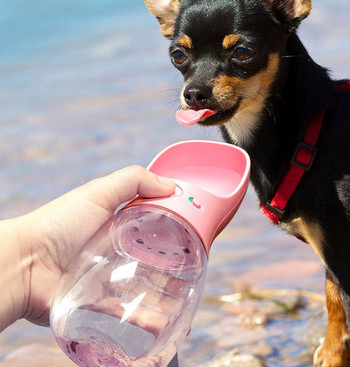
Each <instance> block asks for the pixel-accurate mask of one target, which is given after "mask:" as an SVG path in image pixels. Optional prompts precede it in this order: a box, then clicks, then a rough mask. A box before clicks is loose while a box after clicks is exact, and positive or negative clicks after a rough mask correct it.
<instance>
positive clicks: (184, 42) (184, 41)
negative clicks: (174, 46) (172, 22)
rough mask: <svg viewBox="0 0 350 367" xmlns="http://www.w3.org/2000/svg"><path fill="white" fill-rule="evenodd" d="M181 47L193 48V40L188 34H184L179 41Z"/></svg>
mask: <svg viewBox="0 0 350 367" xmlns="http://www.w3.org/2000/svg"><path fill="white" fill-rule="evenodd" d="M177 43H178V45H179V46H182V47H185V48H192V47H193V44H192V40H191V38H190V37H189V36H187V34H184V35H183V36H182V37H180V38H179V40H178V41H177Z"/></svg>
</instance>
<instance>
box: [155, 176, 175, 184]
mask: <svg viewBox="0 0 350 367" xmlns="http://www.w3.org/2000/svg"><path fill="white" fill-rule="evenodd" d="M158 180H159V182H160V183H161V184H163V185H165V186H170V185H175V182H174V181H173V180H171V179H170V178H166V177H162V176H158Z"/></svg>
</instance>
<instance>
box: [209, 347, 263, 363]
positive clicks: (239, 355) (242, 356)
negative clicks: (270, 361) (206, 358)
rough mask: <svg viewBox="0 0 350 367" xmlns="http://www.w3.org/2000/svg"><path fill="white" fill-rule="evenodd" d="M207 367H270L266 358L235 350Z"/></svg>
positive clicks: (216, 359)
mask: <svg viewBox="0 0 350 367" xmlns="http://www.w3.org/2000/svg"><path fill="white" fill-rule="evenodd" d="M205 367H268V366H267V364H266V360H265V358H264V357H262V356H260V355H257V354H248V353H244V352H241V351H240V350H239V349H234V350H232V351H230V352H228V353H225V354H223V355H221V356H219V357H217V358H215V359H214V360H213V361H211V362H210V363H208V364H206V365H205Z"/></svg>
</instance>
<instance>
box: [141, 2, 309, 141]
mask: <svg viewBox="0 0 350 367" xmlns="http://www.w3.org/2000/svg"><path fill="white" fill-rule="evenodd" d="M145 3H146V5H147V7H148V9H149V10H150V12H151V13H152V14H153V15H155V16H156V17H157V19H158V21H159V23H160V25H161V29H162V32H163V35H164V36H166V37H167V38H169V39H171V41H172V42H171V46H170V57H171V61H172V63H173V64H174V66H175V67H176V68H177V69H178V70H179V71H180V72H181V73H182V74H183V76H184V78H185V84H184V87H183V89H182V92H181V96H180V100H181V104H182V107H183V111H182V112H181V113H180V116H179V118H180V119H182V120H183V122H184V124H186V123H188V124H190V123H195V122H200V123H202V124H206V125H215V124H225V125H226V127H227V128H228V130H229V131H230V132H231V133H232V136H233V137H234V138H235V140H242V139H243V140H246V139H247V138H248V137H249V135H250V133H251V132H252V131H254V128H255V126H256V124H257V121H258V117H259V115H260V114H261V112H262V111H263V109H264V107H265V106H264V104H265V101H266V99H267V97H268V96H269V94H270V90H271V86H272V84H273V83H274V81H275V80H276V78H277V75H278V73H279V70H280V64H281V62H280V60H281V55H282V54H283V52H284V48H285V44H286V39H287V37H288V35H289V34H290V33H292V32H294V31H295V29H296V28H297V26H298V25H299V23H300V21H301V20H302V19H304V18H305V17H306V16H307V15H308V14H309V12H310V10H311V0H145ZM179 118H178V119H179Z"/></svg>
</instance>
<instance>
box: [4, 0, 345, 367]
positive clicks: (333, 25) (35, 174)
mask: <svg viewBox="0 0 350 367" xmlns="http://www.w3.org/2000/svg"><path fill="white" fill-rule="evenodd" d="M125 4H127V3H126V2H125ZM125 6H126V7H127V6H130V9H128V10H127V11H125V13H123V12H122V13H120V12H119V11H118V12H117V11H116V10H117V7H115V11H116V13H115V14H114V13H113V12H112V11H111V10H110V9H108V10H109V12H108V13H107V14H96V15H94V17H91V21H90V22H88V21H85V22H84V19H83V16H79V14H80V13H79V9H78V10H77V9H75V10H74V12H73V15H72V17H73V16H78V20H79V22H78V24H76V23H75V22H73V21H72V19H74V17H73V18H72V19H71V18H70V17H69V16H68V15H70V13H69V11H68V12H67V14H68V15H66V14H65V13H64V12H63V15H59V16H57V17H58V19H57V18H55V19H56V21H55V22H54V23H53V25H52V27H53V29H51V28H50V27H51V23H50V22H49V19H48V18H47V16H48V13H45V14H44V15H45V16H46V18H45V19H46V23H47V24H46V23H44V24H42V25H41V28H40V27H39V26H38V25H37V23H36V20H38V19H42V18H41V17H43V15H40V14H39V15H31V17H29V18H28V19H27V18H25V17H24V18H23V19H22V23H20V20H21V19H20V18H19V19H15V20H16V21H18V25H17V26H16V25H12V28H11V27H10V26H9V28H8V29H9V31H11V34H10V35H8V37H9V38H8V44H10V46H11V47H10V48H9V49H8V50H9V51H8V53H7V54H4V55H3V57H2V58H1V60H0V80H1V85H2V92H1V99H0V124H1V129H2V133H1V136H0V167H1V180H0V189H1V191H0V192H1V194H0V216H1V218H2V219H4V218H9V217H13V216H17V215H21V214H24V213H26V212H28V211H30V210H33V209H35V208H36V207H38V206H39V205H42V204H44V203H46V202H47V201H49V200H51V199H53V198H55V197H57V196H59V195H61V194H63V193H64V192H66V191H68V190H70V189H72V188H74V187H76V186H78V185H80V184H83V183H85V182H87V181H88V180H90V179H93V178H95V177H98V176H101V175H105V174H108V173H110V172H112V171H114V170H117V169H119V168H121V167H124V166H126V165H129V164H134V163H137V164H141V165H143V166H146V165H147V164H148V163H149V161H150V160H151V159H152V158H153V157H154V155H155V154H157V153H158V152H159V151H160V150H161V149H163V148H164V147H165V146H167V145H169V144H171V143H173V142H176V141H179V140H187V139H214V140H221V136H220V134H219V133H218V131H217V130H216V129H215V128H210V129H204V128H201V127H196V126H195V127H189V128H184V127H181V126H178V125H177V123H176V122H175V119H174V112H175V110H176V109H177V107H178V105H179V102H178V94H179V92H180V90H181V81H182V80H181V77H180V76H179V75H178V73H177V72H176V71H175V70H174V69H173V67H172V66H171V64H170V61H169V60H168V56H167V46H168V43H167V41H166V40H163V39H162V37H161V36H160V34H159V29H158V25H157V23H156V21H155V20H154V19H153V18H152V17H151V16H150V15H149V14H148V12H147V11H146V9H145V8H144V7H143V4H138V5H130V4H129V5H125ZM133 6H134V7H135V9H132V8H133ZM349 11H350V4H349V3H348V0H339V1H338V2H337V6H336V7H335V6H334V5H332V4H329V3H327V2H326V1H325V0H324V1H318V3H317V4H315V9H314V13H313V15H312V17H310V18H309V19H308V20H307V21H306V22H305V24H304V25H303V26H302V28H301V32H300V33H301V36H302V38H303V40H304V41H305V44H306V46H307V48H308V49H309V50H310V53H311V54H312V56H313V57H314V58H315V59H316V61H318V62H319V63H321V64H322V65H325V66H327V67H330V68H332V69H333V74H334V75H335V76H337V77H347V76H349V75H350V68H349V62H348V60H349V59H350V57H349V56H350V51H349V50H350V39H349V36H348V35H349V34H350V26H349V23H348V21H347V14H349ZM49 15H50V14H49ZM60 16H61V18H62V19H61V18H60ZM9 19H10V18H9ZM60 19H61V21H60ZM9 22H10V20H8V23H6V24H9ZM61 23H62V24H61ZM19 24H20V25H19ZM45 27H46V28H45ZM47 27H49V28H47ZM29 29H32V33H30V32H28V30H29ZM60 29H62V32H60ZM45 30H47V31H48V33H49V34H48V35H46V36H45V37H44V35H43V34H45ZM50 32H52V33H51V37H50ZM2 34H4V33H3V32H2ZM23 35H25V37H24V39H25V42H26V43H25V42H24V41H23V42H22V43H21V39H22V36H23ZM5 37H6V32H5ZM2 53H4V50H2ZM244 285H251V286H254V287H256V288H258V289H282V288H283V289H284V288H287V289H291V290H292V289H296V288H299V289H303V290H309V291H313V292H316V293H320V294H322V293H323V285H324V276H323V270H322V268H321V266H320V265H319V262H318V260H317V259H316V257H315V255H314V254H313V253H312V251H311V250H310V249H309V248H308V247H307V246H306V245H305V244H303V243H301V242H300V241H298V240H296V239H294V238H292V237H289V236H286V235H284V234H283V233H282V232H280V231H279V230H278V229H275V228H273V227H272V226H271V225H270V224H269V223H268V222H267V220H266V219H265V218H264V217H263V216H262V215H261V214H260V212H259V210H258V207H257V203H256V196H255V193H254V191H253V190H252V188H249V190H248V193H247V196H246V199H245V201H244V202H243V204H242V207H241V209H240V210H239V212H238V213H237V215H236V217H235V218H234V220H233V221H232V222H231V224H230V225H229V226H228V227H227V228H226V229H225V231H224V232H223V233H222V234H221V235H220V236H219V238H218V239H217V240H216V242H215V244H214V246H213V249H212V253H211V255H210V260H209V268H208V276H207V282H206V287H205V291H204V296H203V302H202V304H201V307H200V309H199V310H198V313H197V316H196V319H195V322H194V325H193V327H192V332H191V334H190V336H189V337H188V338H187V340H186V342H185V343H184V344H183V345H182V348H181V350H180V365H181V367H195V366H204V364H205V363H207V362H208V361H211V360H212V359H213V358H214V357H215V356H217V355H220V354H221V353H224V352H226V351H229V350H232V349H235V348H241V349H243V350H246V349H248V350H254V348H255V349H257V350H258V352H259V353H261V354H262V355H264V356H265V357H266V358H267V361H268V364H269V366H273V367H303V366H309V365H310V363H311V362H310V361H311V359H310V358H311V353H312V350H313V348H314V347H315V346H316V345H317V343H318V342H319V338H320V337H322V335H323V332H324V330H323V328H324V325H325V322H324V312H323V310H324V307H323V304H322V302H316V301H312V302H308V301H307V300H306V301H307V305H306V307H303V308H299V311H298V312H297V313H296V314H293V315H288V314H284V313H283V312H281V313H280V315H279V316H273V317H271V318H270V319H269V321H268V323H267V325H266V326H265V327H253V328H251V327H247V326H244V325H241V324H240V323H239V316H240V315H239V314H242V313H244V312H245V311H247V312H248V311H249V312H251V311H256V308H257V309H258V310H260V309H261V307H263V306H264V305H263V303H260V302H257V301H256V302H255V303H252V302H250V303H249V302H248V303H247V302H246V301H245V302H241V303H240V304H238V305H236V306H237V307H241V310H242V311H241V312H237V310H236V311H235V310H233V309H232V308H231V309H230V308H227V305H223V304H222V303H219V302H218V303H215V302H214V303H213V302H208V297H211V298H213V297H214V298H215V297H219V296H221V295H223V294H230V293H233V292H236V291H237V290H239V289H241V288H242V287H243V286H244ZM261 302H262V301H261ZM315 315H316V316H315ZM310 330H311V331H310ZM33 343H34V344H39V347H33V348H32V349H29V350H28V349H26V348H28V345H31V344H33ZM23 346H24V348H25V349H22V350H19V351H18V348H20V347H23ZM9 353H17V357H16V356H15V357H13V358H22V361H21V362H19V361H18V360H17V361H16V359H15V360H13V359H12V360H7V361H2V362H0V366H3V367H5V366H10V365H11V366H12V365H17V366H39V365H50V366H56V365H57V366H70V365H72V364H71V363H70V362H69V361H68V360H67V359H66V358H65V357H64V356H63V355H62V354H61V353H60V352H59V351H58V350H57V349H56V347H55V344H54V341H53V339H52V337H51V334H50V331H49V330H48V329H45V328H40V327H36V326H33V325H30V324H28V323H26V322H25V321H20V322H18V323H17V324H15V325H14V326H12V327H10V328H8V329H7V330H6V331H5V332H4V333H2V334H1V335H0V359H3V358H5V357H6V356H8V355H9ZM18 356H19V357H18ZM24 356H25V357H26V358H27V359H28V361H26V362H25V361H23V358H24ZM38 361H42V362H38ZM63 361H65V362H63ZM11 363H12V364H11ZM38 363H42V364H38Z"/></svg>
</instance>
